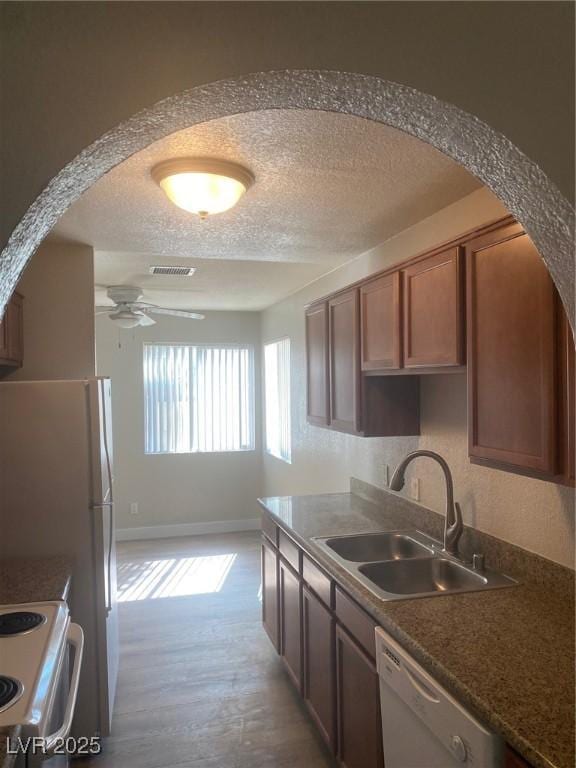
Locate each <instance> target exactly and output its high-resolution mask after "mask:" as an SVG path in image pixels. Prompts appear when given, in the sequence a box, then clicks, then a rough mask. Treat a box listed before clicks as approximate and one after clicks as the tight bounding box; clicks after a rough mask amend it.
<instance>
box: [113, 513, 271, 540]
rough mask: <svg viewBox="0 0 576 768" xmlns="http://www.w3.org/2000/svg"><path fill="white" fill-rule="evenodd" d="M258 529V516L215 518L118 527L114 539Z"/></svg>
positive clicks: (168, 537)
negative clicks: (170, 523) (136, 526)
mask: <svg viewBox="0 0 576 768" xmlns="http://www.w3.org/2000/svg"><path fill="white" fill-rule="evenodd" d="M259 529H260V518H259V517H254V518H250V519H248V520H215V521H214V522H208V523H180V524H176V525H148V526H145V527H143V528H118V529H117V530H116V541H139V540H141V539H172V538H175V537H179V536H203V535H206V534H207V533H239V532H241V531H257V530H259Z"/></svg>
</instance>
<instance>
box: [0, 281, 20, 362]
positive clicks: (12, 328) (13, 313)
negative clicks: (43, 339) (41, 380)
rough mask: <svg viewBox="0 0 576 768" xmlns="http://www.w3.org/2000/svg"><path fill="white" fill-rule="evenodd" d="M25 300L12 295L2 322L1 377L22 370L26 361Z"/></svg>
mask: <svg viewBox="0 0 576 768" xmlns="http://www.w3.org/2000/svg"><path fill="white" fill-rule="evenodd" d="M23 321H24V317H23V298H22V296H21V295H20V294H19V293H14V294H12V297H11V298H10V301H9V302H8V305H7V307H6V311H5V312H4V316H3V317H2V319H1V320H0V376H2V375H6V374H8V373H10V372H11V371H12V370H14V369H16V368H21V367H22V363H23V360H24V329H23Z"/></svg>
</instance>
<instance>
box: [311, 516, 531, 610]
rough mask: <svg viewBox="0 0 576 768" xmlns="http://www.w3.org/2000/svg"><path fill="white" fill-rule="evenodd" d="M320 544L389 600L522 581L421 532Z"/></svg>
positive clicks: (365, 535) (358, 536) (344, 538)
mask: <svg viewBox="0 0 576 768" xmlns="http://www.w3.org/2000/svg"><path fill="white" fill-rule="evenodd" d="M315 542H316V544H317V545H318V547H320V548H321V549H322V550H323V551H324V552H325V553H326V554H327V555H329V556H330V557H331V558H333V559H334V560H335V561H336V562H338V563H339V564H340V567H341V568H344V569H345V570H346V571H348V572H349V573H350V574H351V575H352V576H354V577H355V578H356V579H358V581H360V582H361V583H362V584H363V585H364V586H365V587H366V588H367V589H369V590H370V591H371V592H373V593H374V594H375V595H377V596H378V597H380V598H382V599H383V600H407V599H411V598H416V597H433V596H436V595H453V594H458V593H461V592H477V591H481V590H485V589H501V588H503V587H512V586H515V585H516V584H517V582H516V581H514V580H513V579H511V578H509V577H508V576H504V575H503V574H500V573H497V572H496V571H492V570H489V569H487V568H484V567H482V560H481V559H479V560H478V565H479V566H480V567H474V566H472V565H468V564H467V563H463V562H462V561H461V560H459V559H458V558H457V557H455V556H453V555H450V554H448V553H446V552H445V551H444V550H443V547H442V544H441V543H440V542H439V541H436V540H435V539H433V538H431V537H430V536H427V535H426V534H424V533H421V532H420V531H416V530H414V531H412V530H410V531H386V532H384V531H381V532H377V533H361V534H360V533H359V534H351V535H349V536H332V537H324V538H317V539H315Z"/></svg>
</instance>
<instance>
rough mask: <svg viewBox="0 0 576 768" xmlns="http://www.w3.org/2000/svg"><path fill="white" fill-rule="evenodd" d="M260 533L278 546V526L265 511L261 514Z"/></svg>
mask: <svg viewBox="0 0 576 768" xmlns="http://www.w3.org/2000/svg"><path fill="white" fill-rule="evenodd" d="M262 533H263V534H265V535H266V536H267V537H268V539H270V541H271V542H272V544H274V546H275V547H277V546H278V526H277V525H276V523H275V522H274V521H273V520H272V518H271V517H270V515H267V514H266V512H264V514H263V515H262Z"/></svg>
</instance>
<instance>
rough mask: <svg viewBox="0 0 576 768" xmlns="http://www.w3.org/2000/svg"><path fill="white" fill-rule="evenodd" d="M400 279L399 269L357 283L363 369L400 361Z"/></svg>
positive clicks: (397, 364) (390, 365) (396, 364)
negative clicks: (359, 284) (360, 283)
mask: <svg viewBox="0 0 576 768" xmlns="http://www.w3.org/2000/svg"><path fill="white" fill-rule="evenodd" d="M400 281H401V276H400V272H392V274H390V275H384V276H383V277H379V278H377V279H376V280H370V281H369V282H368V283H364V285H362V286H361V287H360V309H361V323H362V328H361V343H362V370H363V371H374V370H385V369H398V368H400V367H401V365H402V326H401V321H402V318H401V295H400V290H401V282H400Z"/></svg>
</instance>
